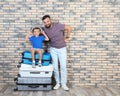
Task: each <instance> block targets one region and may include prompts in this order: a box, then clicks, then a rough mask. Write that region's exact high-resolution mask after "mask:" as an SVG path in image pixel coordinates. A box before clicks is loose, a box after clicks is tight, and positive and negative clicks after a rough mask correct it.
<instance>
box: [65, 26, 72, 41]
mask: <svg viewBox="0 0 120 96" xmlns="http://www.w3.org/2000/svg"><path fill="white" fill-rule="evenodd" d="M65 31H66V32H67V33H66V38H65V42H66V41H68V39H69V38H70V33H71V31H72V27H71V26H70V25H65Z"/></svg>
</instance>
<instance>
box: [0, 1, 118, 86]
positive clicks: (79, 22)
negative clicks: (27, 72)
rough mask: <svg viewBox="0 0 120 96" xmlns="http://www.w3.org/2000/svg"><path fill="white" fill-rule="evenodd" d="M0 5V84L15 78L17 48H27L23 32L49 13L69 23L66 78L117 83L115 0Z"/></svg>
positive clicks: (88, 82) (75, 82)
mask: <svg viewBox="0 0 120 96" xmlns="http://www.w3.org/2000/svg"><path fill="white" fill-rule="evenodd" d="M0 9H1V10H0V84H6V83H10V84H12V83H14V82H13V78H14V76H16V74H17V73H18V68H16V65H18V61H19V60H20V57H21V56H20V53H21V52H22V51H23V50H25V49H30V48H31V47H30V44H29V43H25V41H24V37H25V35H26V33H27V32H28V31H29V30H30V29H32V28H33V27H35V26H37V27H40V26H43V24H42V21H41V17H42V16H43V15H45V14H49V15H51V17H52V18H53V21H56V22H61V23H64V24H69V25H71V26H72V27H73V31H72V33H71V39H70V41H69V42H68V43H67V49H68V64H67V69H68V82H69V83H71V84H73V85H78V86H82V85H120V32H119V30H120V1H119V0H0Z"/></svg>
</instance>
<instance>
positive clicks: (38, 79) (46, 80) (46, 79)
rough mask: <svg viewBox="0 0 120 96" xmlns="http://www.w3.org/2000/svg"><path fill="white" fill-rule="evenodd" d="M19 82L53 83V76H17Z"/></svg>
mask: <svg viewBox="0 0 120 96" xmlns="http://www.w3.org/2000/svg"><path fill="white" fill-rule="evenodd" d="M15 81H16V83H17V84H51V83H52V80H51V77H17V78H16V80H15Z"/></svg>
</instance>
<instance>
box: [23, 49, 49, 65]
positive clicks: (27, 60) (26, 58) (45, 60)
mask: <svg viewBox="0 0 120 96" xmlns="http://www.w3.org/2000/svg"><path fill="white" fill-rule="evenodd" d="M38 61H39V55H38V53H36V54H35V62H36V65H37V64H38ZM21 63H24V64H30V65H31V64H32V55H31V52H30V51H28V50H26V51H24V52H23V53H22V61H21ZM50 63H51V55H50V53H49V52H43V54H42V66H48V65H49V64H50Z"/></svg>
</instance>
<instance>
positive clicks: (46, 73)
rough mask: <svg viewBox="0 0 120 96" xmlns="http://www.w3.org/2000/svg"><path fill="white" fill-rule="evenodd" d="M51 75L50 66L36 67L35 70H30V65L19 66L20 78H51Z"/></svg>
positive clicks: (51, 66)
mask: <svg viewBox="0 0 120 96" xmlns="http://www.w3.org/2000/svg"><path fill="white" fill-rule="evenodd" d="M52 73H53V65H52V64H49V65H48V66H42V67H39V66H36V68H32V66H31V65H27V64H21V67H20V68H19V76H20V77H51V76H52Z"/></svg>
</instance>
